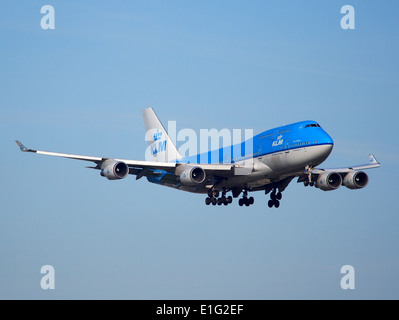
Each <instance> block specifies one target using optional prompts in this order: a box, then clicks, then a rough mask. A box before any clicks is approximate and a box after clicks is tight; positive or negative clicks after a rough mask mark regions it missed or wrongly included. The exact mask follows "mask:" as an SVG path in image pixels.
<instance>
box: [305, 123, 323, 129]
mask: <svg viewBox="0 0 399 320" xmlns="http://www.w3.org/2000/svg"><path fill="white" fill-rule="evenodd" d="M310 127H313V128H320V125H319V124H317V123H312V124H307V125H306V127H305V128H310Z"/></svg>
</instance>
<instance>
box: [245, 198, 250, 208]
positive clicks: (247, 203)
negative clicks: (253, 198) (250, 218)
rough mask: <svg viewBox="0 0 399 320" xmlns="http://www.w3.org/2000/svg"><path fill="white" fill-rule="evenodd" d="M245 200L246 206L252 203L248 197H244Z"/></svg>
mask: <svg viewBox="0 0 399 320" xmlns="http://www.w3.org/2000/svg"><path fill="white" fill-rule="evenodd" d="M244 202H245V206H246V207H249V206H250V205H251V204H250V203H249V199H248V198H244Z"/></svg>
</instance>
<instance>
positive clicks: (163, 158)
mask: <svg viewBox="0 0 399 320" xmlns="http://www.w3.org/2000/svg"><path fill="white" fill-rule="evenodd" d="M142 112H143V118H144V124H145V130H146V135H145V138H146V141H148V144H149V147H148V148H147V152H146V155H145V156H146V160H149V161H157V162H175V161H176V160H177V159H181V158H182V156H181V155H180V153H179V151H177V148H176V146H175V144H174V143H173V141H172V140H171V138H170V137H169V135H168V133H167V131H166V130H165V128H164V126H163V125H162V123H161V121H159V119H158V117H157V115H156V114H155V112H154V110H153V109H152V108H147V109H144V110H143V111H142Z"/></svg>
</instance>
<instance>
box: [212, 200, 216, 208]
mask: <svg viewBox="0 0 399 320" xmlns="http://www.w3.org/2000/svg"><path fill="white" fill-rule="evenodd" d="M216 203H217V200H216V198H212V205H213V206H216Z"/></svg>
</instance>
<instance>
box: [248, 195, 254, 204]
mask: <svg viewBox="0 0 399 320" xmlns="http://www.w3.org/2000/svg"><path fill="white" fill-rule="evenodd" d="M248 201H249V204H250V205H253V204H254V203H255V199H254V197H250V198H248Z"/></svg>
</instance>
